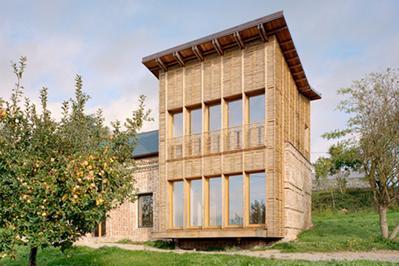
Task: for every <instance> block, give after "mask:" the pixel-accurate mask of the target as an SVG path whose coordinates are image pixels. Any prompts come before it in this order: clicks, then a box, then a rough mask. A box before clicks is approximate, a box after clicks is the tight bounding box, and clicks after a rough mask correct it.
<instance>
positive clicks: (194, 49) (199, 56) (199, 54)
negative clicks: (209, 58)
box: [191, 45, 204, 61]
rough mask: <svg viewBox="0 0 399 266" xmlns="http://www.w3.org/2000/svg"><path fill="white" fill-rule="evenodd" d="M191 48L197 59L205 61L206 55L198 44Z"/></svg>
mask: <svg viewBox="0 0 399 266" xmlns="http://www.w3.org/2000/svg"><path fill="white" fill-rule="evenodd" d="M191 49H192V50H193V53H194V54H195V56H196V57H197V59H198V60H199V61H204V56H203V55H202V53H201V51H200V49H199V48H198V46H197V45H196V46H193V47H192V48H191Z"/></svg>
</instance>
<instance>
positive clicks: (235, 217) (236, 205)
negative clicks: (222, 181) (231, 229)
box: [228, 175, 244, 225]
mask: <svg viewBox="0 0 399 266" xmlns="http://www.w3.org/2000/svg"><path fill="white" fill-rule="evenodd" d="M228 186H229V189H228V192H229V195H228V198H229V224H231V225H240V224H242V222H243V205H244V204H243V199H244V195H243V178H242V175H232V176H229V177H228Z"/></svg>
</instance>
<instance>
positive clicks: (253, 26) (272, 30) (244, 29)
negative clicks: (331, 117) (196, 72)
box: [142, 11, 321, 100]
mask: <svg viewBox="0 0 399 266" xmlns="http://www.w3.org/2000/svg"><path fill="white" fill-rule="evenodd" d="M272 35H275V36H276V39H277V41H278V43H279V45H280V48H281V51H282V53H283V55H284V58H285V60H286V62H287V64H288V67H289V69H290V71H291V74H292V76H293V78H294V80H295V83H296V86H297V88H298V90H299V92H300V93H302V94H303V95H305V96H306V97H308V98H309V99H310V100H318V99H321V96H320V94H319V93H318V92H317V91H316V90H314V89H313V88H312V87H311V86H310V84H309V81H308V79H307V77H306V74H305V71H304V69H303V67H302V63H301V60H300V59H299V55H298V52H297V50H296V48H295V45H294V42H293V40H292V37H291V34H290V31H289V30H288V26H287V23H286V21H285V18H284V15H283V12H282V11H279V12H276V13H274V14H271V15H268V16H265V17H261V18H258V19H255V20H253V21H250V22H247V23H244V24H241V25H238V26H235V27H232V28H229V29H226V30H223V31H220V32H217V33H214V34H211V35H208V36H206V37H203V38H200V39H197V40H194V41H191V42H188V43H185V44H182V45H178V46H176V47H173V48H170V49H167V50H164V51H161V52H159V53H155V54H152V55H149V56H146V57H144V58H143V59H142V63H143V64H144V65H145V66H146V67H147V68H148V69H149V70H150V71H151V72H152V73H153V74H154V75H155V76H156V77H157V78H158V77H159V71H160V70H161V69H162V70H164V71H166V70H167V69H168V68H170V67H172V66H175V65H179V66H184V64H185V63H186V62H188V61H191V60H199V61H202V60H203V58H204V56H207V55H209V54H213V53H217V54H219V55H223V51H224V50H225V49H228V48H231V47H234V46H236V47H240V48H243V46H245V43H248V42H251V41H254V40H262V41H267V40H268V37H269V36H272Z"/></svg>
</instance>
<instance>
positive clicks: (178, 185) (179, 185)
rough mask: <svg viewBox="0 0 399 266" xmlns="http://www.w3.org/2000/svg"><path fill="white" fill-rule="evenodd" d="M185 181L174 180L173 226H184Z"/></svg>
mask: <svg viewBox="0 0 399 266" xmlns="http://www.w3.org/2000/svg"><path fill="white" fill-rule="evenodd" d="M183 191H184V183H183V181H177V182H173V226H174V227H182V226H183V209H184V196H183V195H184V194H183Z"/></svg>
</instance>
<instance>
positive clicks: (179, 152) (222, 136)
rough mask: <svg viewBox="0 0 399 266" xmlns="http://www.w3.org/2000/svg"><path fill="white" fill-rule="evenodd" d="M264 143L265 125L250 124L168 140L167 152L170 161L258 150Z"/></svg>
mask: <svg viewBox="0 0 399 266" xmlns="http://www.w3.org/2000/svg"><path fill="white" fill-rule="evenodd" d="M264 143H265V127H264V125H263V124H249V125H245V126H239V127H233V128H227V129H223V130H218V131H212V132H204V133H203V134H194V135H189V136H185V137H177V138H171V139H168V147H167V149H168V151H167V152H168V159H169V160H173V159H181V158H183V157H192V156H201V155H208V154H215V153H220V152H223V151H236V150H241V149H243V148H256V147H260V146H263V145H264ZM222 144H223V145H222ZM183 148H184V149H183ZM183 152H184V154H183Z"/></svg>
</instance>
